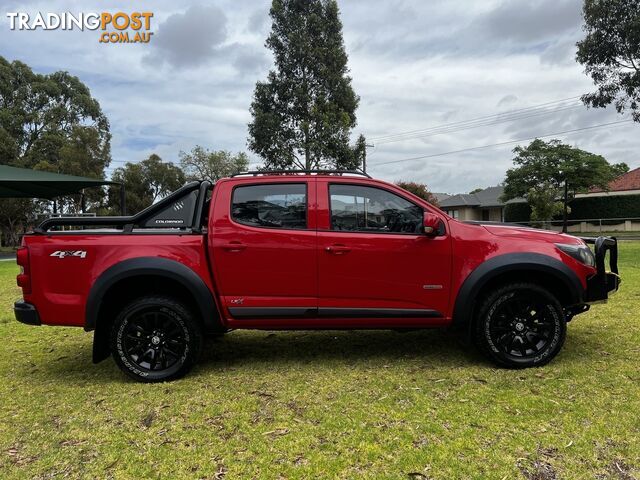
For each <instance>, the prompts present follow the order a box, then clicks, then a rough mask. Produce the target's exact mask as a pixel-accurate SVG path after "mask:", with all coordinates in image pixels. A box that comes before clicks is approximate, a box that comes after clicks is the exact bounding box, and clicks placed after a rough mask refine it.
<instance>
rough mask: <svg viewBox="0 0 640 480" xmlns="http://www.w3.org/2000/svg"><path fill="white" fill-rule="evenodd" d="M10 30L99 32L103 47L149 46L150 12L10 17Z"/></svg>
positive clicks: (21, 13) (13, 15) (14, 15)
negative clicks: (129, 44)
mask: <svg viewBox="0 0 640 480" xmlns="http://www.w3.org/2000/svg"><path fill="white" fill-rule="evenodd" d="M7 18H8V19H9V29H10V30H80V31H82V32H84V31H85V30H89V31H100V34H99V36H98V42H100V43H149V41H150V40H151V36H152V35H153V32H151V31H150V30H151V19H152V18H153V13H151V12H131V13H125V12H116V13H109V12H102V13H96V12H80V13H71V12H62V13H50V12H46V13H43V12H38V13H37V14H35V15H33V14H31V15H30V14H29V13H26V12H10V13H7Z"/></svg>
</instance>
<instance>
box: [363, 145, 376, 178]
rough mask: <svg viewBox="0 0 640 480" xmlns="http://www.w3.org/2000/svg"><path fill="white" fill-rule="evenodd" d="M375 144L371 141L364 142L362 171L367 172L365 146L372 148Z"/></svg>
mask: <svg viewBox="0 0 640 480" xmlns="http://www.w3.org/2000/svg"><path fill="white" fill-rule="evenodd" d="M374 146H375V145H374V144H373V143H365V144H364V155H363V156H362V172H363V173H367V148H373V147H374Z"/></svg>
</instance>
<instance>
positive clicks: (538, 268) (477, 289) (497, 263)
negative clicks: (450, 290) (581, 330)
mask: <svg viewBox="0 0 640 480" xmlns="http://www.w3.org/2000/svg"><path fill="white" fill-rule="evenodd" d="M523 275H526V277H524V278H523V277H522V276H523ZM523 280H526V281H528V282H532V283H536V284H540V285H541V286H543V287H545V286H546V287H547V288H548V289H550V290H551V291H552V293H554V294H555V295H556V296H557V297H558V299H559V300H560V303H561V304H562V305H563V306H570V305H578V304H581V303H584V287H583V286H582V283H581V282H580V279H579V278H578V276H577V275H576V274H575V272H574V271H573V270H571V269H570V268H569V267H568V266H567V265H565V264H564V263H562V262H561V261H560V260H557V259H555V258H553V257H550V256H548V255H543V254H538V253H511V254H505V255H499V256H497V257H493V258H491V259H489V260H487V261H486V262H484V263H482V264H480V265H479V266H478V267H476V269H475V270H473V271H472V272H471V273H470V274H469V276H468V277H467V278H466V279H465V280H464V282H463V283H462V286H461V287H460V289H459V290H458V295H457V297H456V299H455V302H454V308H453V321H452V326H453V327H456V328H460V327H465V326H470V325H471V324H472V323H473V317H474V313H475V310H476V308H477V304H478V300H479V299H481V298H482V297H483V294H484V293H485V292H487V291H489V290H490V289H491V288H494V287H496V286H497V285H501V284H504V283H508V282H510V281H520V282H521V281H523Z"/></svg>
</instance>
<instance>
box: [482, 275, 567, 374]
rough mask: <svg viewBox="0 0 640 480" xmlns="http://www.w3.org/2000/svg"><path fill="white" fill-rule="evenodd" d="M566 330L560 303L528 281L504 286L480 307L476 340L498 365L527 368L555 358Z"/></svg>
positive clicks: (544, 290)
mask: <svg viewBox="0 0 640 480" xmlns="http://www.w3.org/2000/svg"><path fill="white" fill-rule="evenodd" d="M566 332H567V326H566V321H565V317H564V312H563V309H562V306H561V305H560V302H558V300H557V298H556V297H555V296H554V295H552V294H551V293H550V292H549V291H547V290H546V289H544V288H542V287H540V286H538V285H535V284H529V283H519V284H512V285H505V286H503V287H501V288H499V289H497V290H496V291H494V292H493V293H491V294H490V295H489V296H488V297H487V298H486V299H485V301H484V302H483V303H482V305H481V307H480V309H479V310H478V315H477V317H476V321H475V340H476V344H477V346H478V347H479V349H480V350H481V351H482V352H483V353H485V354H486V355H487V356H488V357H489V358H490V359H492V360H493V361H494V362H496V363H498V364H499V365H502V366H505V367H510V368H526V367H535V366H540V365H544V364H545V363H547V362H549V361H550V360H551V359H552V358H553V357H555V356H556V355H557V354H558V352H559V351H560V349H561V348H562V345H563V343H564V339H565V336H566Z"/></svg>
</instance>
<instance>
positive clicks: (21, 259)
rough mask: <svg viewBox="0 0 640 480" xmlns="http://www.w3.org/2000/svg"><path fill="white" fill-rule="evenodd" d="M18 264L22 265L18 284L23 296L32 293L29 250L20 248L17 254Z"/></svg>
mask: <svg viewBox="0 0 640 480" xmlns="http://www.w3.org/2000/svg"><path fill="white" fill-rule="evenodd" d="M16 263H17V264H18V265H20V274H19V275H18V277H17V279H16V280H17V283H18V286H19V287H20V288H22V293H23V294H28V293H31V272H30V269H29V249H28V248H27V247H20V248H19V249H18V251H17V252H16Z"/></svg>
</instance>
